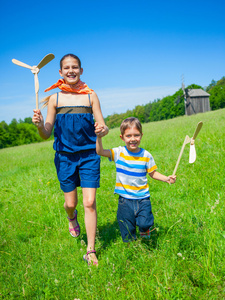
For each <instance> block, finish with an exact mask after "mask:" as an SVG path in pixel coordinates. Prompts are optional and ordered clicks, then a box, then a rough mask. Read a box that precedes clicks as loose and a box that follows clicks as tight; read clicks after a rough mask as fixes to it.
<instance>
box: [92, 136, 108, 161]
mask: <svg viewBox="0 0 225 300" xmlns="http://www.w3.org/2000/svg"><path fill="white" fill-rule="evenodd" d="M96 152H97V154H98V155H101V156H105V157H111V151H110V150H108V149H103V146H102V138H101V137H99V136H97V141H96Z"/></svg>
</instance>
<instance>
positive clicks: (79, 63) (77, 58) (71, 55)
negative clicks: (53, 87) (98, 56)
mask: <svg viewBox="0 0 225 300" xmlns="http://www.w3.org/2000/svg"><path fill="white" fill-rule="evenodd" d="M67 57H73V58H75V59H76V60H77V61H78V65H79V67H80V69H81V61H80V59H79V57H78V56H76V55H74V54H71V53H69V54H66V55H64V56H63V57H62V58H61V60H60V70H62V63H63V60H64V59H65V58H67Z"/></svg>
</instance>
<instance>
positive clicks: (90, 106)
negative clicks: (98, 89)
mask: <svg viewBox="0 0 225 300" xmlns="http://www.w3.org/2000/svg"><path fill="white" fill-rule="evenodd" d="M88 99H89V103H90V107H91V97H90V94H88Z"/></svg>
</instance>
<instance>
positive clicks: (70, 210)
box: [64, 189, 78, 236]
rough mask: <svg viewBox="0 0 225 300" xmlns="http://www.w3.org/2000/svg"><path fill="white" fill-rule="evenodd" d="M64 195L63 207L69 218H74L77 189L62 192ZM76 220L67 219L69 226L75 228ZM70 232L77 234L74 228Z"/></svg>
mask: <svg viewBox="0 0 225 300" xmlns="http://www.w3.org/2000/svg"><path fill="white" fill-rule="evenodd" d="M64 196H65V203H64V208H65V211H66V212H67V215H68V217H69V218H70V219H73V218H74V211H75V208H76V206H77V202H78V199H77V189H75V190H73V191H72V192H69V193H64ZM77 225H78V224H77V221H76V220H73V221H69V228H75V227H76V226H77ZM71 233H72V234H73V235H74V236H77V234H76V232H75V230H72V231H71Z"/></svg>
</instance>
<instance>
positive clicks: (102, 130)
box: [94, 122, 109, 138]
mask: <svg viewBox="0 0 225 300" xmlns="http://www.w3.org/2000/svg"><path fill="white" fill-rule="evenodd" d="M94 126H95V134H96V135H97V136H98V137H100V138H101V137H103V136H105V135H106V134H107V133H108V132H109V129H108V127H107V126H106V125H102V124H100V123H98V122H95V125H94Z"/></svg>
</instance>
